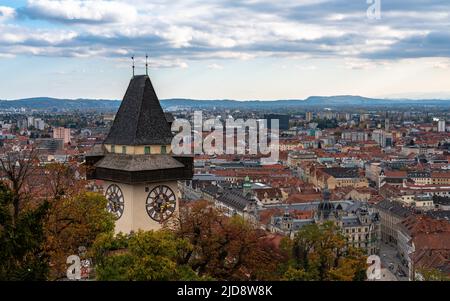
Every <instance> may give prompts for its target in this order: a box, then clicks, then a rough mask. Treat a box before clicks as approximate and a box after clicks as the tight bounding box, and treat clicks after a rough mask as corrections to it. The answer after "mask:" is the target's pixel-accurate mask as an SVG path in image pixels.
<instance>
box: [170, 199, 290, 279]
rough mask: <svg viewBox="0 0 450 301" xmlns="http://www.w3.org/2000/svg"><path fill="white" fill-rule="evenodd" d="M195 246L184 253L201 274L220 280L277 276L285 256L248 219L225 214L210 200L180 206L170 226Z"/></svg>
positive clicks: (184, 261) (185, 260)
mask: <svg viewBox="0 0 450 301" xmlns="http://www.w3.org/2000/svg"><path fill="white" fill-rule="evenodd" d="M168 227H169V228H171V229H172V230H173V231H174V232H175V233H176V235H177V237H179V238H181V239H186V240H188V241H189V242H190V243H191V245H192V248H191V249H187V250H186V252H185V253H184V254H182V255H183V256H182V258H181V264H188V265H190V266H191V267H192V269H193V270H194V271H196V272H198V274H199V275H200V276H205V275H209V276H211V277H213V278H215V279H218V280H270V279H278V278H279V275H277V274H276V271H277V267H278V265H279V263H280V262H281V260H282V255H281V254H280V252H278V250H276V249H275V248H274V247H273V246H271V245H269V244H267V243H266V241H265V240H264V237H265V233H264V231H262V232H263V233H261V232H260V231H258V230H257V229H255V227H254V226H253V225H252V224H250V223H249V222H247V221H245V220H243V219H242V218H240V217H238V216H235V217H232V218H228V217H225V216H224V215H223V214H222V213H221V212H220V211H219V210H217V209H216V208H213V207H212V206H210V204H209V203H208V202H207V201H197V202H195V203H193V204H190V205H188V206H184V207H182V208H181V209H180V215H179V217H178V219H176V220H175V223H173V224H172V225H169V226H168Z"/></svg>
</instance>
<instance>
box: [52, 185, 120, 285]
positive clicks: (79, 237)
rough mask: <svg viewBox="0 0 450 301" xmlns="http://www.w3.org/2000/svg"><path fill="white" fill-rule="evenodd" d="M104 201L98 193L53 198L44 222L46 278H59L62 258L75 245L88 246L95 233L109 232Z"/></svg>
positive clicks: (73, 250) (72, 251)
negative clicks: (48, 275)
mask: <svg viewBox="0 0 450 301" xmlns="http://www.w3.org/2000/svg"><path fill="white" fill-rule="evenodd" d="M106 203H107V200H106V198H105V197H104V196H103V195H101V194H98V193H93V192H82V193H80V194H78V195H71V196H68V197H64V198H60V199H58V200H53V201H52V202H51V207H50V210H49V213H48V215H47V217H46V220H45V224H44V233H45V251H46V253H47V254H48V255H49V257H50V262H51V266H52V268H51V274H50V278H51V279H55V278H59V277H63V276H64V275H65V270H66V259H67V257H68V256H69V255H72V254H77V249H78V248H79V247H86V248H89V247H90V246H91V245H92V244H93V242H94V240H95V239H96V237H97V235H99V234H101V233H112V232H113V230H114V216H113V215H112V214H111V213H109V212H107V211H106V210H105V208H106Z"/></svg>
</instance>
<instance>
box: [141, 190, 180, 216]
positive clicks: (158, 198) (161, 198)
mask: <svg viewBox="0 0 450 301" xmlns="http://www.w3.org/2000/svg"><path fill="white" fill-rule="evenodd" d="M176 206H177V199H176V197H175V194H174V193H173V191H172V189H170V188H169V187H168V186H165V185H159V186H156V187H155V188H153V189H152V191H150V193H149V194H148V196H147V201H146V202H145V208H146V210H147V214H148V216H150V218H151V219H153V220H155V221H157V222H159V223H162V222H164V221H166V220H167V219H169V218H170V217H171V216H172V214H173V213H174V212H175V209H176Z"/></svg>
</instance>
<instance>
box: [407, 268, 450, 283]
mask: <svg viewBox="0 0 450 301" xmlns="http://www.w3.org/2000/svg"><path fill="white" fill-rule="evenodd" d="M415 278H416V279H415V280H420V281H450V276H449V275H447V274H445V273H443V272H441V271H439V270H437V269H433V268H419V269H417V271H416V277H415Z"/></svg>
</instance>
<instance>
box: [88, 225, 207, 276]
mask: <svg viewBox="0 0 450 301" xmlns="http://www.w3.org/2000/svg"><path fill="white" fill-rule="evenodd" d="M191 249H192V246H191V245H190V243H189V241H188V240H186V239H180V238H177V237H176V236H175V235H174V234H173V233H172V232H170V231H164V230H160V231H156V232H155V231H147V232H144V231H139V232H136V233H132V234H127V235H124V234H122V233H120V234H118V235H116V236H114V235H113V234H112V233H108V234H102V235H100V236H99V237H98V239H97V240H96V241H95V243H94V245H93V247H92V249H91V251H90V253H91V255H92V258H93V260H94V263H95V272H96V278H97V279H98V280H137V281H142V280H200V279H202V278H201V277H199V276H197V274H196V273H195V272H194V271H193V270H192V269H191V267H190V266H188V265H182V264H180V263H179V262H180V256H181V254H185V253H187V252H190V250H191Z"/></svg>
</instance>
